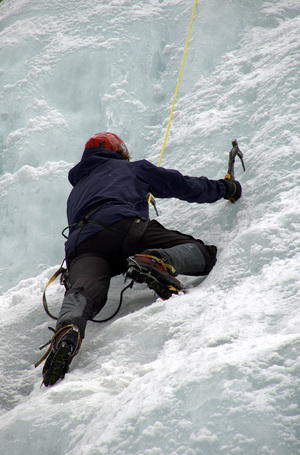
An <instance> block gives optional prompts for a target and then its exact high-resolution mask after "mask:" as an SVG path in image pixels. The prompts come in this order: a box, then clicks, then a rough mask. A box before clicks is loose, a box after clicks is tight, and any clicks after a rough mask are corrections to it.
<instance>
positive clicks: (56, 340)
mask: <svg viewBox="0 0 300 455" xmlns="http://www.w3.org/2000/svg"><path fill="white" fill-rule="evenodd" d="M48 344H50V347H49V349H48V351H47V352H46V354H45V355H44V356H43V357H42V358H41V359H40V360H39V361H38V362H37V363H36V364H35V367H37V366H39V365H40V364H41V363H42V362H43V361H44V360H45V359H46V362H45V365H44V367H43V380H42V385H43V384H44V385H45V386H46V387H48V386H51V385H53V384H55V383H56V382H57V381H58V380H59V379H63V378H64V377H65V374H66V373H67V372H68V370H69V365H70V363H71V361H72V359H73V357H75V355H76V354H77V353H78V351H79V349H80V346H81V337H80V333H79V329H78V328H77V327H76V326H74V325H72V324H71V325H67V326H65V327H62V328H61V329H60V330H58V331H57V332H56V333H55V334H54V335H53V337H52V338H51V340H50V341H48V343H46V344H44V345H43V346H41V347H40V349H43V348H44V347H46V346H47V345H48Z"/></svg>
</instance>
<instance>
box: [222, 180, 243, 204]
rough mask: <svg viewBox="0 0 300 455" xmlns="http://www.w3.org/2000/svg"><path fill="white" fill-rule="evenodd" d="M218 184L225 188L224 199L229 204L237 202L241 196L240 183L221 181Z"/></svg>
mask: <svg viewBox="0 0 300 455" xmlns="http://www.w3.org/2000/svg"><path fill="white" fill-rule="evenodd" d="M219 182H222V183H224V185H225V186H226V193H225V196H224V199H229V201H231V202H235V201H237V200H238V199H239V198H240V197H241V195H242V187H241V184H240V182H238V181H237V180H233V179H221V180H219Z"/></svg>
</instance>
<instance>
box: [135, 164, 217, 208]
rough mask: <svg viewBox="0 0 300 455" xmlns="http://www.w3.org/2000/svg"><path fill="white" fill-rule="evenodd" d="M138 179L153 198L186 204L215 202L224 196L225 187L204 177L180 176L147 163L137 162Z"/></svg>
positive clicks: (171, 170)
mask: <svg viewBox="0 0 300 455" xmlns="http://www.w3.org/2000/svg"><path fill="white" fill-rule="evenodd" d="M139 163H140V165H139V172H138V178H139V179H140V180H142V181H143V182H145V183H148V184H149V186H150V191H151V193H152V194H153V196H154V197H158V198H171V197H174V198H177V199H181V200H183V201H187V202H197V203H198V204H201V203H204V202H209V203H210V202H216V201H218V200H219V199H221V198H222V197H224V195H225V191H226V188H225V185H224V184H223V183H222V182H219V181H218V180H209V179H208V178H206V177H190V176H187V175H182V174H181V173H180V172H179V171H177V170H174V169H165V168H163V167H157V166H155V165H154V164H152V163H150V162H149V161H146V160H142V161H139Z"/></svg>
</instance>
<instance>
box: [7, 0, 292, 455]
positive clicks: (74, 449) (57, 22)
mask: <svg viewBox="0 0 300 455" xmlns="http://www.w3.org/2000/svg"><path fill="white" fill-rule="evenodd" d="M192 8H193V2H192V1H186V0H147V1H144V2H139V1H134V0H111V1H109V0H98V1H96V0H94V1H93V0H86V1H84V2H74V1H70V0H55V1H53V2H44V1H42V0H14V1H13V2H11V1H9V0H4V1H3V2H1V4H0V62H1V63H0V65H1V66H0V80H1V86H0V99H1V112H0V115H1V129H0V136H1V141H0V173H1V177H0V195H1V204H0V211H1V216H0V228H1V237H0V242H1V245H0V251H1V264H0V273H1V290H2V296H1V298H0V314H1V344H0V358H1V371H0V376H1V388H0V407H1V417H0V453H1V454H2V453H3V454H9V455H21V454H22V455H25V454H26V455H27V454H30V455H41V454H45V455H71V454H72V455H75V454H76V455H77V454H78V455H104V454H105V455H106V454H114V455H199V454H200V455H201V454H203V455H217V454H220V455H221V454H222V455H227V454H228V455H229V454H239V455H240V454H241V455H297V454H298V453H299V451H300V442H299V439H300V434H299V433H300V431H299V426H300V418H299V385H300V384H299V382H300V381H299V373H300V371H299V370H300V368H299V367H300V362H299V354H298V353H299V346H300V337H299V326H300V324H299V311H298V307H299V275H300V274H299V268H300V266H299V263H300V260H299V252H300V241H299V237H300V235H299V221H300V208H299V199H300V190H299V174H300V170H299V158H300V153H299V149H300V138H299V124H300V114H299V94H300V87H299V69H300V64H299V62H300V58H299V56H300V35H299V28H300V5H299V2H298V0H273V1H266V0H265V1H263V0H254V1H253V0H251V1H250V0H249V1H248V0H243V1H239V0H223V1H222V2H219V1H217V0H211V1H199V2H198V4H197V7H196V13H195V19H194V24H193V28H192V33H191V38H190V43H189V47H188V52H187V57H186V61H185V66H184V70H183V75H182V80H181V83H180V88H179V93H178V97H177V101H176V104H175V109H174V114H173V119H172V122H171V128H170V133H169V137H168V140H167V145H166V148H165V152H164V156H163V160H162V166H165V167H169V168H176V169H179V170H180V171H182V172H183V173H184V174H188V175H206V176H208V177H209V178H222V177H223V176H224V174H225V172H226V166H227V159H228V152H229V150H230V148H231V140H232V139H234V138H237V139H238V141H239V145H240V147H241V149H242V151H243V152H244V158H245V165H246V172H245V173H243V171H242V168H241V166H240V163H239V162H237V163H236V177H237V178H238V179H239V180H240V181H241V183H242V185H243V197H242V199H241V200H240V201H238V202H237V203H236V204H231V203H229V202H227V201H224V200H222V201H219V202H218V203H216V204H213V205H207V206H206V205H202V206H200V205H196V204H187V203H184V202H181V201H173V200H164V201H157V202H158V208H159V211H160V216H159V218H158V220H159V221H160V222H161V223H163V224H164V225H166V226H167V227H170V228H174V229H179V230H181V231H184V232H187V233H190V234H192V235H194V236H196V237H199V238H202V239H203V240H204V241H205V242H207V243H214V244H216V245H217V246H218V251H219V255H218V263H217V265H216V267H215V268H214V270H213V272H212V273H211V274H210V276H208V277H207V278H206V279H205V280H204V281H202V280H201V279H196V278H187V277H182V281H184V282H185V283H186V284H187V286H188V288H189V292H188V293H187V294H185V295H183V296H174V297H172V298H171V299H170V300H168V301H166V302H163V301H162V300H160V299H156V298H155V297H154V296H153V295H152V293H151V292H150V291H149V290H148V289H146V288H144V287H143V286H140V285H136V286H135V287H134V288H133V290H130V291H128V292H127V294H125V299H124V305H123V308H122V310H121V312H120V314H119V315H118V317H117V318H116V319H114V320H113V321H111V322H109V323H106V324H104V325H96V324H93V323H89V325H88V329H87V335H86V338H85V340H84V342H83V345H82V348H81V350H80V353H79V354H78V355H77V357H76V358H75V359H74V361H73V362H72V367H71V372H70V374H68V375H67V376H66V378H65V379H64V381H62V382H60V383H58V384H57V385H56V386H54V387H52V388H50V389H46V388H43V389H41V388H40V382H41V368H38V369H34V367H33V364H34V363H35V362H36V361H37V360H38V359H39V356H40V352H39V350H38V347H39V345H41V344H42V343H43V342H45V341H46V340H47V338H48V337H50V336H51V333H50V332H49V331H48V330H47V327H48V325H52V322H53V321H51V320H49V319H48V317H47V316H46V314H45V313H44V312H43V308H42V303H41V296H42V291H43V288H44V286H45V284H46V283H47V280H48V279H49V278H50V277H51V275H52V274H53V273H54V271H55V270H56V268H57V267H58V265H59V263H60V262H61V260H62V258H63V237H61V236H60V232H61V230H62V229H63V228H64V227H65V225H66V218H65V202H66V198H67V196H68V193H69V190H70V185H69V183H68V181H67V173H68V170H69V169H70V167H71V166H72V165H73V164H74V163H76V162H77V161H78V160H79V158H80V156H81V153H82V149H83V145H84V143H85V141H86V140H87V139H88V138H89V137H90V136H91V135H92V134H94V133H95V132H99V131H113V132H115V133H117V134H118V135H120V136H121V137H122V139H123V140H124V141H125V142H126V144H127V145H128V147H129V149H130V151H131V154H132V156H133V159H140V158H146V159H149V160H150V161H152V162H153V163H157V161H158V157H159V153H160V150H161V146H162V143H163V138H164V134H165V130H166V126H167V121H168V116H169V112H170V107H171V104H172V99H173V95H174V91H175V87H176V82H177V77H178V73H179V69H180V64H181V59H182V55H183V48H184V45H185V40H186V36H187V31H188V27H189V22H190V18H191V13H192ZM152 216H153V217H154V216H155V214H154V212H153V213H152ZM122 287H123V279H122V277H117V278H115V279H114V280H113V282H112V287H111V291H110V295H109V303H108V305H107V308H106V309H105V313H106V314H109V313H110V312H112V311H113V310H114V308H115V306H116V305H117V303H118V299H119V292H120V290H121V289H122ZM62 295H63V289H62V288H61V286H60V285H59V284H58V283H54V284H53V285H52V286H51V287H50V288H49V292H48V300H49V303H50V305H51V310H52V311H53V312H56V313H57V312H58V310H59V306H60V302H61V298H62Z"/></svg>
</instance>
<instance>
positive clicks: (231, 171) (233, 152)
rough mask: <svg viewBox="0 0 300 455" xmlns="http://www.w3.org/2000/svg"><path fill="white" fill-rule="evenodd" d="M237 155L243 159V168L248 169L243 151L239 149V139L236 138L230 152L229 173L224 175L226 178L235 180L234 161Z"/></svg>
mask: <svg viewBox="0 0 300 455" xmlns="http://www.w3.org/2000/svg"><path fill="white" fill-rule="evenodd" d="M236 156H238V157H239V159H240V160H241V162H242V166H243V169H244V171H245V170H246V169H245V164H244V160H243V153H242V152H241V150H240V149H239V146H238V143H237V140H236V139H234V141H232V149H231V150H230V152H229V160H228V171H227V174H226V175H225V177H224V178H225V179H229V180H230V179H232V180H235V177H234V163H235V157H236Z"/></svg>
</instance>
